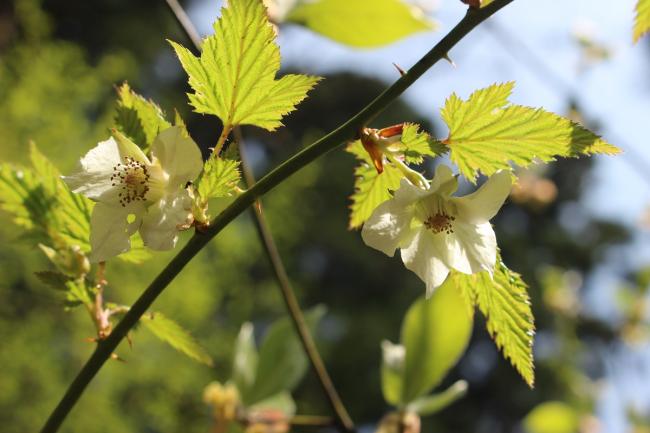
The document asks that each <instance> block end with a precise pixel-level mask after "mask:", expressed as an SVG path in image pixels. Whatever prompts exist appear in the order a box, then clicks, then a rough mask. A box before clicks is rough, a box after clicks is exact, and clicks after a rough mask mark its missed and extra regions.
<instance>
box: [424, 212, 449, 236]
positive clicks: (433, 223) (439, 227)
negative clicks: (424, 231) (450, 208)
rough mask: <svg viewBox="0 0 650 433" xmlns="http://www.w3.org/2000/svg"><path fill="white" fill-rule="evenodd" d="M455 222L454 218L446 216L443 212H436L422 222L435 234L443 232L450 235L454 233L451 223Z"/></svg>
mask: <svg viewBox="0 0 650 433" xmlns="http://www.w3.org/2000/svg"><path fill="white" fill-rule="evenodd" d="M455 220H456V217H453V216H450V215H447V214H446V213H444V212H442V213H441V212H438V213H437V214H435V215H431V216H430V217H429V218H427V220H426V221H425V222H424V226H425V227H426V228H428V229H429V230H431V231H432V232H433V233H435V234H438V233H442V232H445V233H447V234H448V235H450V234H452V233H453V232H454V226H453V225H452V224H451V223H452V221H455Z"/></svg>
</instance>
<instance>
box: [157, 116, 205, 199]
mask: <svg viewBox="0 0 650 433" xmlns="http://www.w3.org/2000/svg"><path fill="white" fill-rule="evenodd" d="M151 154H152V156H153V157H154V158H156V159H157V160H158V161H159V162H160V165H161V166H162V167H163V169H164V170H165V172H166V173H167V174H168V175H169V186H170V187H171V188H172V189H174V190H175V189H176V188H178V187H179V186H185V183H187V182H190V181H193V180H195V179H196V178H197V177H198V175H199V173H201V170H202V169H203V159H202V158H201V151H200V150H199V147H198V146H197V144H196V143H195V142H194V140H192V138H191V137H189V136H188V135H187V134H186V133H185V132H184V131H183V129H182V127H180V126H174V127H171V128H168V129H165V130H164V131H163V132H161V133H160V134H158V136H157V137H156V139H155V140H154V142H153V146H152V148H151Z"/></svg>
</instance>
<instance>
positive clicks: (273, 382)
mask: <svg viewBox="0 0 650 433" xmlns="http://www.w3.org/2000/svg"><path fill="white" fill-rule="evenodd" d="M324 314H325V308H324V307H322V306H317V307H315V308H312V309H311V310H309V311H308V312H307V313H305V320H306V321H307V325H308V326H309V328H310V330H311V331H312V332H313V330H314V329H315V328H316V326H317V324H318V322H319V321H320V319H321V318H322V317H323V315H324ZM307 367H308V363H307V358H306V356H305V354H304V351H303V349H302V345H301V344H300V340H299V339H298V336H297V335H296V331H295V330H294V328H293V324H292V323H291V322H290V321H289V318H287V317H285V318H282V319H280V320H278V321H276V322H275V323H273V325H271V327H270V328H269V330H268V332H267V333H266V336H265V337H264V340H263V342H262V345H261V347H260V350H259V358H258V364H257V372H256V374H255V384H254V385H253V389H252V390H251V392H250V394H249V395H247V396H243V399H244V403H245V404H247V405H251V404H255V403H257V402H260V401H263V400H265V399H266V398H268V397H271V396H273V395H275V394H277V393H279V392H281V391H285V390H286V391H290V390H292V389H293V388H294V387H295V386H296V385H297V384H298V382H299V381H300V380H301V379H302V377H303V375H304V374H305V372H306V371H307Z"/></svg>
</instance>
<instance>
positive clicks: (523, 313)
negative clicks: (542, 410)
mask: <svg viewBox="0 0 650 433" xmlns="http://www.w3.org/2000/svg"><path fill="white" fill-rule="evenodd" d="M450 279H451V280H453V281H454V283H455V286H456V287H457V288H458V289H459V290H460V291H461V293H463V294H464V296H465V297H466V299H468V300H469V302H470V304H473V305H476V306H478V308H479V310H481V312H482V313H483V315H484V316H485V317H486V318H487V330H488V332H489V333H490V335H491V336H492V338H493V339H494V341H495V343H496V345H497V347H498V348H499V349H500V350H501V351H502V352H503V356H504V357H505V358H507V359H509V360H510V362H511V363H512V365H513V366H514V367H515V369H516V370H517V371H518V372H519V374H520V375H521V376H522V377H523V379H524V380H525V381H526V383H527V384H528V385H529V386H531V387H532V386H533V384H534V382H535V372H534V367H533V337H534V335H535V323H534V319H533V312H532V310H531V308H530V299H529V297H528V292H527V286H526V283H524V281H523V280H522V279H521V276H520V275H519V274H517V273H515V272H512V271H511V270H510V269H508V268H507V267H506V265H505V264H503V262H501V260H500V258H498V259H497V265H496V267H495V269H494V275H493V276H492V277H490V274H488V273H487V272H481V273H479V274H474V275H465V274H461V273H453V274H452V276H451V277H450Z"/></svg>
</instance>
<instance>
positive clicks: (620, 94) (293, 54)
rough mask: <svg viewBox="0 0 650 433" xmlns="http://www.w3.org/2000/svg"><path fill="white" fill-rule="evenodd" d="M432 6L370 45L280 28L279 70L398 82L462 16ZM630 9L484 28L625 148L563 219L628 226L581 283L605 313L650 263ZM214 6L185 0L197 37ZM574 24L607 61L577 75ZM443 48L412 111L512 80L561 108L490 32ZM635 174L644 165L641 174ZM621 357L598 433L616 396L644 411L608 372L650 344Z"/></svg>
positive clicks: (566, 4) (411, 92)
mask: <svg viewBox="0 0 650 433" xmlns="http://www.w3.org/2000/svg"><path fill="white" fill-rule="evenodd" d="M351 1H354V0H351ZM436 3H439V4H438V6H439V7H438V9H437V10H436V11H435V12H434V13H433V14H432V17H433V18H434V19H435V20H437V21H438V22H439V23H440V27H439V29H438V30H437V31H436V32H429V33H422V34H419V35H416V36H413V37H410V38H407V39H405V40H403V41H400V42H398V43H395V44H393V45H391V46H388V47H384V48H381V49H374V50H358V49H352V48H349V47H346V46H343V45H340V44H338V43H336V42H333V41H330V40H328V39H326V38H324V37H321V36H319V35H316V34H314V33H312V32H310V31H308V30H305V29H303V28H300V27H297V26H287V27H284V28H283V30H282V33H281V35H280V39H279V41H280V46H281V50H282V58H283V65H284V66H287V67H290V68H293V69H299V70H301V71H302V72H309V73H314V74H325V73H327V72H336V71H345V70H351V71H354V72H357V73H360V74H363V75H367V76H371V77H377V78H380V79H382V80H384V81H386V82H387V83H389V82H392V81H393V80H395V79H396V78H397V73H396V71H395V69H394V67H393V66H392V62H395V63H397V64H399V65H401V66H402V67H404V68H408V67H410V66H411V65H412V64H414V63H415V62H416V61H417V60H418V59H419V58H420V57H421V56H422V55H423V54H424V53H426V52H427V51H428V50H429V49H430V48H431V47H432V46H433V45H434V44H435V43H436V42H437V41H438V40H439V38H440V37H441V36H442V35H443V34H445V33H446V31H448V30H449V29H450V28H451V27H452V26H453V25H454V24H455V23H456V22H458V21H459V20H460V18H461V17H462V15H463V14H464V11H465V8H464V7H463V6H462V5H461V4H460V2H459V1H458V0H440V1H439V2H436ZM634 4H635V1H634V0H617V1H611V0H564V1H560V0H551V1H532V0H516V1H514V2H513V4H511V5H509V6H508V7H506V8H505V9H504V10H502V11H501V12H499V13H498V14H497V16H495V17H494V18H492V20H491V21H492V23H493V28H496V29H498V30H500V31H501V32H504V33H506V34H508V35H513V36H514V39H515V42H514V44H515V45H514V46H515V47H517V46H519V45H523V46H526V47H527V48H528V49H530V51H531V52H533V53H534V55H535V57H536V58H537V59H538V60H541V61H542V62H543V63H544V65H545V67H546V68H548V69H549V70H551V72H552V74H553V75H554V76H556V77H557V79H558V80H560V81H561V83H562V84H561V86H568V87H569V88H570V91H571V92H573V93H574V94H575V95H577V96H578V99H579V101H580V102H581V105H582V106H583V107H586V108H587V110H588V111H586V112H585V114H586V115H587V116H588V117H589V118H595V119H598V120H599V121H600V122H601V127H602V129H601V131H600V132H601V133H602V134H603V136H604V138H605V139H607V140H608V141H610V142H612V143H613V144H615V145H617V146H619V147H622V148H623V150H624V151H626V154H625V155H624V156H622V157H597V164H596V168H595V170H594V171H593V173H592V177H591V179H590V182H591V185H590V186H591V188H590V189H589V192H588V193H587V194H586V195H585V197H584V199H583V201H582V202H581V203H578V204H577V205H574V206H573V208H571V209H568V210H567V218H569V219H571V218H573V217H575V218H579V216H580V214H581V213H582V214H591V215H597V216H599V217H601V218H607V219H612V220H615V221H619V222H623V223H625V224H627V225H629V226H630V227H635V228H636V229H635V242H634V244H633V245H632V246H631V247H628V248H626V249H624V250H615V251H614V252H613V253H612V257H611V265H609V266H606V267H603V269H600V270H599V271H598V272H597V274H596V275H597V278H591V282H590V283H589V284H592V285H594V286H597V287H594V288H593V289H594V290H591V293H592V294H594V295H593V296H591V297H589V298H588V301H589V304H588V305H589V307H590V308H592V309H593V310H594V311H595V312H596V313H598V314H601V315H608V314H611V313H612V305H613V302H608V301H611V299H612V296H613V293H614V290H613V289H614V288H615V287H616V281H617V277H618V276H619V275H620V274H622V271H623V269H624V268H626V267H631V268H635V267H637V266H642V265H647V264H648V263H650V247H649V246H648V245H649V243H648V241H649V240H650V232H648V230H647V229H646V230H643V229H640V228H639V225H638V221H639V220H640V219H641V217H642V215H643V212H644V210H645V209H646V208H647V207H648V206H649V205H650V188H649V185H650V183H649V182H650V147H649V146H648V141H650V138H649V135H650V134H649V133H648V129H649V125H650V80H649V79H648V77H649V76H650V74H649V71H650V49H649V46H650V44H649V43H648V40H642V41H641V42H640V43H639V44H637V45H633V44H632V30H631V28H632V23H633V19H634V12H633V11H634ZM218 10H219V8H218V7H215V5H214V1H213V0H207V1H203V0H201V1H196V2H195V4H194V7H193V8H192V9H191V10H190V16H191V18H192V19H193V20H194V22H195V23H197V25H198V27H199V30H200V32H201V33H202V34H204V35H205V34H207V33H209V32H211V24H212V22H213V21H214V19H215V18H216V16H217V14H218ZM585 23H587V24H588V25H589V26H591V27H592V28H593V31H594V37H595V39H596V40H597V41H599V42H602V43H604V44H606V45H607V46H609V47H611V49H612V50H613V58H612V59H611V60H610V61H606V62H602V63H599V64H596V65H594V66H592V67H589V68H588V69H586V70H583V71H582V72H580V71H579V64H580V58H581V57H580V56H581V52H580V49H579V47H578V44H577V43H576V42H575V40H574V38H573V36H572V32H573V31H574V29H575V28H576V27H579V26H582V27H584V26H585ZM378 31H381V29H378ZM648 39H650V37H648ZM450 55H451V57H452V59H453V60H454V62H455V63H456V67H455V68H454V67H452V66H451V65H449V64H447V63H444V62H442V63H439V64H438V65H437V66H436V67H435V68H433V69H432V70H431V71H429V72H428V73H427V74H426V75H425V76H424V77H423V78H422V79H420V80H419V81H418V82H417V83H415V84H414V85H413V86H412V87H411V88H410V89H408V90H407V92H406V93H405V98H406V99H407V100H408V101H409V102H410V103H411V104H413V106H414V107H416V109H418V110H419V111H420V112H421V114H422V116H424V117H428V118H430V120H431V121H433V122H435V123H436V124H437V125H440V120H439V115H438V112H439V108H440V107H441V106H442V104H443V103H444V100H445V98H446V97H447V96H448V95H449V94H450V93H452V92H456V93H458V94H459V95H461V96H463V97H465V96H467V95H468V94H469V93H471V92H472V91H473V90H476V89H479V88H482V87H485V86H488V85H490V84H492V83H494V82H502V81H516V83H517V85H516V87H515V91H514V94H513V96H512V98H511V100H512V101H513V102H515V103H517V104H522V105H528V106H535V107H544V108H546V109H547V110H550V111H554V112H556V113H560V114H563V113H565V110H566V103H567V99H566V96H567V95H566V91H564V92H562V91H560V92H558V86H557V85H556V86H549V84H548V79H541V78H540V76H539V74H536V73H535V72H533V71H531V69H530V67H529V66H530V65H527V64H526V63H522V62H521V61H518V60H515V59H514V58H513V56H512V55H511V54H510V53H509V52H508V49H507V46H504V45H503V44H502V43H501V42H500V41H499V39H498V38H496V37H495V35H494V30H491V29H487V28H479V29H477V30H476V31H475V32H473V33H472V34H471V35H469V36H468V37H467V38H466V39H464V40H463V41H462V42H461V43H460V44H459V46H458V47H456V48H455V49H454V50H453V51H452V52H451V53H450ZM439 131H444V126H442V125H440V128H439ZM645 168H647V171H645ZM639 170H641V171H645V174H646V176H645V178H644V176H643V175H642V174H640V173H639ZM622 352H623V353H627V355H620V354H618V352H617V355H613V356H611V357H610V358H608V369H609V370H610V372H611V375H610V376H611V379H612V380H611V383H610V384H609V385H607V386H606V387H605V388H604V390H603V394H602V395H603V398H602V399H601V402H600V404H599V406H598V408H599V413H600V414H601V416H602V417H603V418H602V419H603V422H604V423H605V426H604V429H603V431H606V432H608V433H619V432H621V433H622V432H624V431H625V416H624V409H625V408H624V407H623V400H624V399H631V400H634V401H636V404H638V405H641V406H645V407H649V406H650V393H649V392H647V391H643V390H642V389H640V388H639V383H641V384H643V383H646V384H647V383H650V382H649V380H650V378H648V377H638V376H636V373H635V374H634V375H633V377H630V376H629V375H628V376H621V375H620V374H614V373H615V372H616V371H617V370H619V369H620V368H625V367H624V365H625V364H626V363H629V362H631V361H630V357H633V358H635V359H637V360H640V362H641V363H642V364H643V365H645V366H646V367H648V366H649V365H650V349H649V348H648V347H641V348H624V350H623V349H622ZM605 355H606V354H605ZM646 376H647V374H646ZM631 379H632V380H631ZM639 379H641V380H639ZM646 379H648V380H646Z"/></svg>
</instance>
